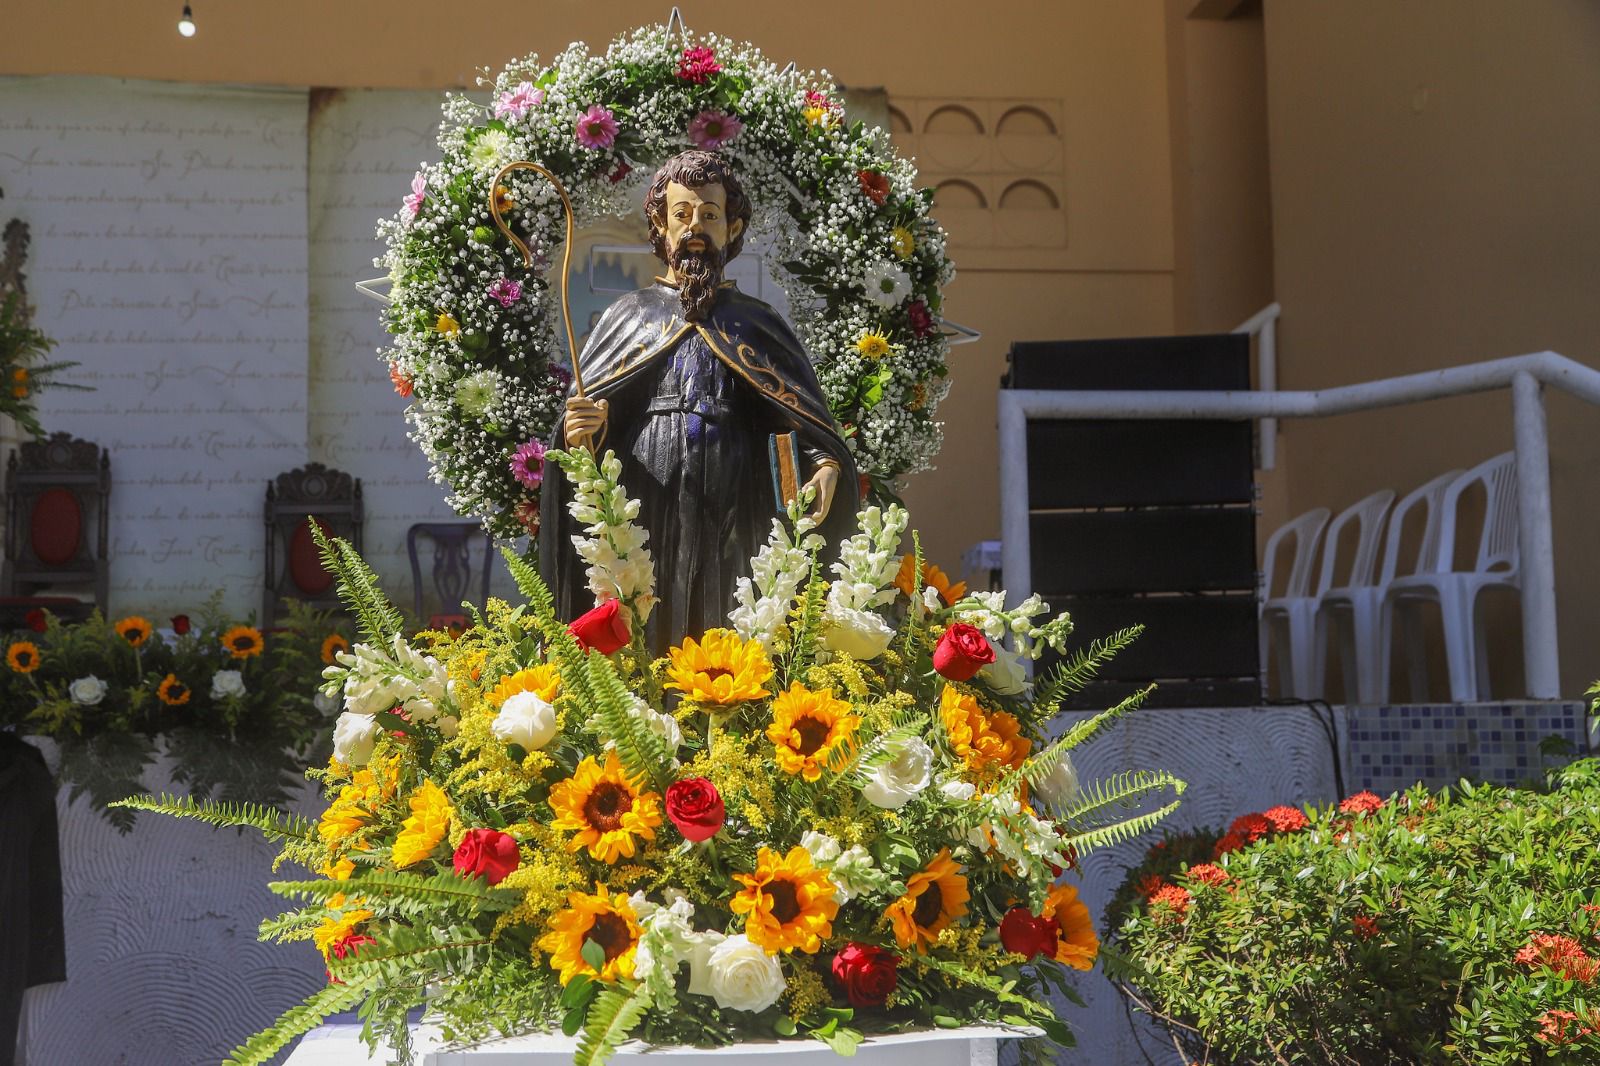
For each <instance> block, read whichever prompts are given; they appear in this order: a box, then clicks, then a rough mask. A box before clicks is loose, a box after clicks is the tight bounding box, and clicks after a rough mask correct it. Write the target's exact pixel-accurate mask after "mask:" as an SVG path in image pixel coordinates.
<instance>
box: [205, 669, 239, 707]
mask: <svg viewBox="0 0 1600 1066" xmlns="http://www.w3.org/2000/svg"><path fill="white" fill-rule="evenodd" d="M243 695H244V675H243V674H241V673H240V672H239V671H237V670H218V671H217V672H216V673H214V674H212V675H211V698H212V699H214V700H220V699H225V698H227V697H229V696H243Z"/></svg>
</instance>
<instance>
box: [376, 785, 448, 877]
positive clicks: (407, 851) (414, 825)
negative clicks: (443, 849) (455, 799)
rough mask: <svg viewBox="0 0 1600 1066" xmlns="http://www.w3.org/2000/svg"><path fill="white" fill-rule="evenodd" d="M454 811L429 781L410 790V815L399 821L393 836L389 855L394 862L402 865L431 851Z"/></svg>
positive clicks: (419, 860) (440, 791)
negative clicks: (398, 829)
mask: <svg viewBox="0 0 1600 1066" xmlns="http://www.w3.org/2000/svg"><path fill="white" fill-rule="evenodd" d="M454 814H455V810H454V808H452V807H451V806H450V800H449V798H448V797H446V796H445V794H444V790H442V789H441V788H440V787H439V786H438V785H436V784H434V783H433V782H432V781H424V782H422V785H421V787H420V788H418V789H417V790H416V791H415V792H413V793H412V794H411V817H409V818H407V819H406V820H405V821H404V822H401V823H400V835H399V836H397V837H395V838H394V851H393V853H392V854H391V856H390V857H391V858H392V859H394V864H395V866H396V867H397V868H400V869H404V868H405V867H407V866H411V865H412V864H414V863H419V862H421V861H422V860H423V859H426V858H427V857H428V856H429V855H431V854H433V849H434V848H436V847H438V846H439V841H441V840H443V839H444V838H445V834H446V833H448V832H449V831H450V818H451V816H452V815H454Z"/></svg>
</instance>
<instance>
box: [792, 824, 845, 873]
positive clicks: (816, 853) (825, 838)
mask: <svg viewBox="0 0 1600 1066" xmlns="http://www.w3.org/2000/svg"><path fill="white" fill-rule="evenodd" d="M800 846H801V847H802V848H805V849H806V852H807V853H808V854H809V855H810V856H811V862H812V863H813V864H814V865H816V866H827V865H828V864H829V863H831V862H833V860H834V859H837V858H838V857H839V852H840V850H841V849H840V847H839V841H838V840H837V839H835V838H834V837H831V836H829V835H828V834H827V833H819V832H817V831H816V830H815V829H807V830H806V831H805V832H804V833H801V834H800Z"/></svg>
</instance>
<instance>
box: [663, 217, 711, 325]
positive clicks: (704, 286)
mask: <svg viewBox="0 0 1600 1066" xmlns="http://www.w3.org/2000/svg"><path fill="white" fill-rule="evenodd" d="M701 240H703V241H704V242H705V248H704V249H703V250H701V251H693V250H691V249H690V248H689V247H688V246H687V245H688V242H687V241H682V242H680V243H679V244H678V247H677V248H676V249H674V250H673V254H672V269H673V271H674V272H675V273H676V274H677V276H678V300H679V301H680V302H681V303H682V304H683V317H684V318H685V319H686V320H688V321H690V322H701V321H704V320H705V318H706V317H707V316H708V315H710V314H711V305H712V304H714V303H716V302H717V289H718V288H720V287H721V285H722V264H723V258H722V249H721V248H718V247H717V245H716V242H715V241H713V240H711V238H709V237H703V238H701Z"/></svg>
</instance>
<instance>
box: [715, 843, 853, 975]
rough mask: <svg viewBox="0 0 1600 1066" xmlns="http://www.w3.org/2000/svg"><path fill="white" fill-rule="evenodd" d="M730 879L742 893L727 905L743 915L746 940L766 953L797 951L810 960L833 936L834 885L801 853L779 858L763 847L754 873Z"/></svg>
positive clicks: (836, 909)
mask: <svg viewBox="0 0 1600 1066" xmlns="http://www.w3.org/2000/svg"><path fill="white" fill-rule="evenodd" d="M733 879H734V880H735V881H737V882H739V883H740V884H741V885H743V886H744V890H743V891H741V892H740V893H739V894H738V895H736V896H734V897H733V899H732V900H731V901H730V902H729V904H728V906H729V907H730V908H731V909H732V910H733V913H735V914H742V915H744V916H745V923H744V931H745V935H746V936H748V937H749V938H750V942H751V943H752V944H755V945H757V946H759V947H762V948H765V949H766V951H767V954H769V955H774V954H777V953H778V952H780V951H793V950H794V949H795V948H799V949H800V950H801V951H803V952H805V953H806V954H808V955H814V954H816V952H817V949H818V948H820V947H821V946H822V941H823V940H824V939H825V938H827V937H830V936H832V935H833V919H834V918H835V917H836V916H837V915H838V913H839V901H838V900H837V899H836V898H835V895H834V887H833V882H832V881H830V880H828V874H827V872H826V871H824V870H819V869H818V868H816V867H815V866H813V865H812V864H811V853H810V852H808V851H807V850H806V849H805V848H802V847H793V848H790V849H789V854H787V855H785V856H782V857H781V858H780V857H779V856H778V853H777V852H775V851H773V850H772V849H771V848H762V849H761V850H760V852H758V853H757V855H756V872H755V873H753V874H734V875H733Z"/></svg>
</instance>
